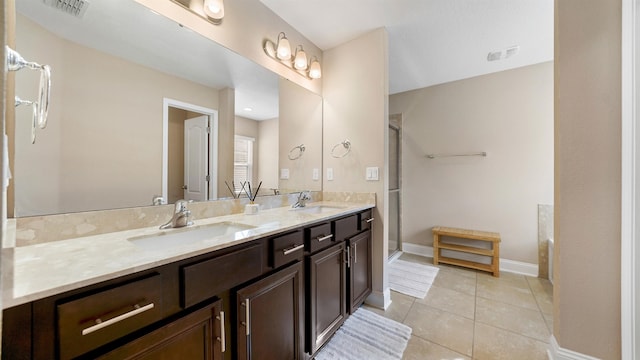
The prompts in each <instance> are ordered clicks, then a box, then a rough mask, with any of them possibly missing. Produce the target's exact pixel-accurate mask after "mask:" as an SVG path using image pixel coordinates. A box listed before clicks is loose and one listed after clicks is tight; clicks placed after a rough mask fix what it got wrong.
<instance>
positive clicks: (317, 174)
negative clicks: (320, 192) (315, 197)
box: [313, 168, 320, 181]
mask: <svg viewBox="0 0 640 360" xmlns="http://www.w3.org/2000/svg"><path fill="white" fill-rule="evenodd" d="M313 180H314V181H318V180H320V170H319V169H318V168H314V169H313Z"/></svg>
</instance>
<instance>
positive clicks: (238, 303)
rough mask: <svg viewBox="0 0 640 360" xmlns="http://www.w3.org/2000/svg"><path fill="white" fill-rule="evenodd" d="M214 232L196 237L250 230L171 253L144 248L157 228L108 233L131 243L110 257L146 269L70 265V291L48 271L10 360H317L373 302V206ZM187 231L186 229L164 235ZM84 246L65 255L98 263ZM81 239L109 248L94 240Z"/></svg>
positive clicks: (250, 218)
mask: <svg viewBox="0 0 640 360" xmlns="http://www.w3.org/2000/svg"><path fill="white" fill-rule="evenodd" d="M275 219H278V220H277V221H276V220H275ZM211 221H213V222H211ZM210 222H211V223H209V224H206V223H202V224H196V225H197V227H196V229H194V230H196V231H200V230H199V229H200V228H206V226H212V227H214V226H216V224H221V223H222V224H224V226H225V227H229V226H236V227H238V226H240V225H245V226H246V228H240V231H236V230H238V228H233V233H226V234H223V235H219V236H217V237H216V238H215V239H211V240H209V239H206V240H204V241H199V242H196V243H194V244H186V245H179V246H173V247H172V246H169V247H168V248H162V249H156V248H153V246H151V247H149V246H147V245H141V243H135V240H136V239H140V238H141V236H143V238H144V236H147V237H148V236H151V239H155V238H154V237H153V236H155V235H149V234H153V231H157V229H156V230H154V229H145V230H143V231H129V232H122V233H120V234H108V235H105V236H106V237H108V238H109V239H112V240H113V239H116V238H118V237H123V238H124V239H126V240H122V239H121V240H118V241H116V240H113V241H111V246H112V247H114V248H113V249H112V250H111V253H117V252H118V251H122V253H136V252H138V253H139V254H143V255H141V257H142V258H143V260H131V261H134V262H136V261H140V263H135V264H134V263H130V262H129V263H128V259H129V258H127V257H126V256H123V257H122V258H121V259H112V262H115V263H118V262H120V263H121V265H120V268H119V269H113V271H110V272H106V271H105V270H95V269H87V270H86V273H88V274H91V273H92V271H94V270H95V271H99V272H103V274H101V275H100V276H95V275H96V273H93V274H91V275H85V274H83V273H75V274H74V271H75V270H77V268H76V267H77V266H78V265H74V264H73V263H72V262H71V261H70V262H69V263H68V269H67V271H68V272H69V273H72V274H74V275H76V276H77V279H76V280H65V281H63V282H64V284H63V282H60V283H59V284H55V282H56V281H58V280H55V276H56V274H55V272H56V271H60V272H61V271H62V270H55V269H52V270H51V273H49V274H47V272H46V269H43V270H44V272H43V273H42V276H43V277H45V278H46V277H50V278H51V280H50V282H52V283H54V284H52V285H51V286H50V287H49V288H48V289H44V288H43V289H42V291H40V292H39V293H33V291H34V290H33V289H32V290H29V291H30V292H31V293H30V294H26V291H25V294H23V296H22V297H21V299H18V300H16V301H15V302H16V304H15V305H14V306H11V307H9V308H6V309H5V310H4V314H3V329H2V330H3V337H2V341H3V343H2V358H3V359H72V358H99V359H128V358H135V359H159V358H162V359H169V358H172V359H173V358H175V359H178V358H179V359H261V358H274V356H275V357H276V358H282V359H284V358H287V359H308V358H311V357H312V356H313V354H314V353H315V352H316V351H317V350H318V349H320V348H321V347H322V345H323V344H324V343H326V341H328V340H329V339H330V337H331V335H332V334H333V333H334V332H335V331H336V330H337V329H338V328H339V327H340V325H341V324H342V323H343V322H344V320H345V319H346V318H347V317H348V315H349V313H350V312H352V311H354V310H355V309H357V308H358V306H360V305H361V304H362V302H364V300H365V298H366V297H367V296H368V295H369V294H370V292H371V222H372V205H364V204H355V205H354V204H350V205H344V204H342V205H341V206H339V207H338V206H334V207H329V206H325V207H323V205H316V206H315V207H314V206H310V207H309V208H308V209H301V210H295V211H293V210H291V209H289V208H277V209H271V210H266V211H263V212H261V213H260V214H259V215H241V214H238V215H231V216H225V217H220V218H214V219H210ZM180 231H189V230H181V229H172V230H169V231H168V232H166V233H163V234H161V236H166V235H168V234H173V232H180ZM140 232H142V233H144V234H143V235H139V233H140ZM134 234H137V235H135V236H134ZM132 239H133V240H134V241H132ZM82 240H83V239H73V240H68V241H71V243H70V245H69V247H68V248H67V249H66V250H64V251H66V252H69V254H64V255H61V257H62V258H64V257H65V256H69V257H68V258H69V259H73V258H74V257H75V258H77V259H78V262H81V263H82V262H84V261H86V260H87V259H83V257H86V256H89V254H99V253H100V251H99V249H97V250H96V249H94V250H93V251H87V250H85V251H84V252H83V251H82V250H79V249H80V245H79V244H81V242H82ZM84 240H86V243H85V245H86V246H89V247H90V246H92V244H93V246H96V247H98V248H99V247H100V246H102V245H100V241H99V240H100V239H97V237H95V236H94V237H91V238H87V239H84ZM104 241H107V240H104ZM76 242H77V244H75V243H76ZM58 243H61V242H58ZM132 243H133V245H132ZM56 245H57V246H59V247H60V246H61V248H64V245H61V244H56V242H54V243H52V244H51V245H50V246H56ZM76 246H77V247H76ZM119 246H121V247H122V248H124V250H122V249H120V250H119V249H117V247H119ZM51 251H52V250H51ZM51 254H53V253H50V254H49V255H47V254H46V252H45V255H43V256H44V257H45V258H46V257H47V256H53V255H51ZM108 255H109V253H108V252H107V253H104V256H108ZM20 256H24V257H25V258H27V260H29V255H28V253H24V254H19V253H16V259H19V258H20ZM130 258H131V259H133V258H134V257H133V255H131V257H130ZM89 260H91V259H89ZM93 260H95V261H96V262H97V263H99V262H100V260H99V259H97V258H96V259H93ZM38 261H43V264H46V259H39V260H38ZM27 263H28V261H27ZM114 267H115V268H117V267H118V266H115V265H114ZM18 269H19V268H18ZM18 271H19V270H18ZM20 276H23V275H20V274H19V273H16V274H14V281H16V284H17V281H18V280H19V279H18V278H19V277H20ZM83 276H84V277H85V278H83ZM41 280H44V279H41ZM98 280H99V281H98ZM45 282H46V281H45ZM39 286H42V285H39ZM62 289H66V290H64V291H62ZM32 298H33V299H32ZM27 299H32V300H29V301H27Z"/></svg>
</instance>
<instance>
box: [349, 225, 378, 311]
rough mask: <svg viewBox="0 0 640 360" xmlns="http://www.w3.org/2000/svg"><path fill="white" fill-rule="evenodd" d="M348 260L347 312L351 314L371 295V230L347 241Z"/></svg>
mask: <svg viewBox="0 0 640 360" xmlns="http://www.w3.org/2000/svg"><path fill="white" fill-rule="evenodd" d="M347 244H348V249H349V251H348V253H349V260H348V261H347V265H348V268H349V296H348V305H349V312H350V313H353V312H354V311H356V310H357V309H358V307H359V306H360V305H361V304H362V303H363V302H364V300H365V299H366V298H367V296H369V294H371V289H372V286H371V284H372V276H371V230H365V231H363V232H361V233H359V234H358V235H356V236H354V237H351V238H349V239H348V240H347Z"/></svg>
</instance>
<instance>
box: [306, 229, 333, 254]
mask: <svg viewBox="0 0 640 360" xmlns="http://www.w3.org/2000/svg"><path fill="white" fill-rule="evenodd" d="M334 243H335V239H334V237H333V233H332V232H331V223H326V224H321V225H318V226H313V227H310V228H307V229H305V245H306V249H307V251H309V252H311V253H314V252H316V251H318V250H321V249H324V248H326V247H327V246H330V245H331V244H334Z"/></svg>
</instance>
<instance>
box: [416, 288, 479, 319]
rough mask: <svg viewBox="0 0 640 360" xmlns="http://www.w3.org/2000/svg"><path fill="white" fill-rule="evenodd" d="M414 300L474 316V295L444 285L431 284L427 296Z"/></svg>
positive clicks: (461, 314)
mask: <svg viewBox="0 0 640 360" xmlns="http://www.w3.org/2000/svg"><path fill="white" fill-rule="evenodd" d="M416 302H418V303H420V304H425V305H429V306H431V307H434V308H437V309H440V310H444V311H448V312H450V313H454V314H456V315H460V316H464V317H466V318H469V319H473V318H474V316H475V307H476V304H475V296H473V295H469V294H465V293H462V292H459V291H455V290H451V289H447V288H444V287H439V286H435V285H433V286H431V289H429V292H428V293H427V296H426V297H425V298H424V299H417V300H416Z"/></svg>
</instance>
